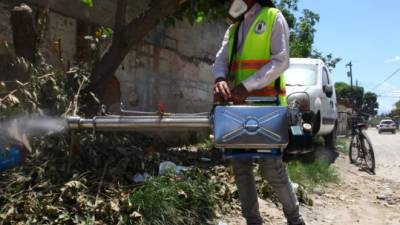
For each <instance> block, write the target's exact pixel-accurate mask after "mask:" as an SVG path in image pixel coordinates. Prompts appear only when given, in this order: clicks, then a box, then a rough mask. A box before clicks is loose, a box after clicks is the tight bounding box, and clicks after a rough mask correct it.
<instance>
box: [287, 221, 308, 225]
mask: <svg viewBox="0 0 400 225" xmlns="http://www.w3.org/2000/svg"><path fill="white" fill-rule="evenodd" d="M288 225H306V223H304V221H303V220H302V221H301V222H299V223H288Z"/></svg>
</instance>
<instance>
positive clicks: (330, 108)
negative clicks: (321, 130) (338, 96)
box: [321, 66, 336, 130]
mask: <svg viewBox="0 0 400 225" xmlns="http://www.w3.org/2000/svg"><path fill="white" fill-rule="evenodd" d="M328 87H330V88H332V89H334V88H335V87H333V82H332V81H331V79H330V77H329V72H328V69H327V68H326V67H325V66H324V67H323V68H322V90H323V96H322V98H321V99H322V107H323V108H324V109H323V111H325V112H326V114H325V115H322V124H323V125H324V126H328V127H329V128H328V129H329V130H330V129H333V126H334V125H335V120H336V103H335V95H334V91H333V92H332V95H330V96H328V95H327V91H326V90H327V88H328Z"/></svg>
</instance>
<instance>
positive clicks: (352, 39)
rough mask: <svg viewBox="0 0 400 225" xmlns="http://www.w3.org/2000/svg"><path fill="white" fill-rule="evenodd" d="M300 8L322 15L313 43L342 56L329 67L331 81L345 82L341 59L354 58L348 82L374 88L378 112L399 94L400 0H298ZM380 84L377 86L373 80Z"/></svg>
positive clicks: (387, 106) (346, 61)
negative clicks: (331, 70)
mask: <svg viewBox="0 0 400 225" xmlns="http://www.w3.org/2000/svg"><path fill="white" fill-rule="evenodd" d="M298 5H299V10H303V9H311V10H312V11H314V12H316V13H318V14H319V15H320V17H321V19H320V22H319V24H318V25H317V26H316V29H317V32H316V34H315V42H314V48H315V49H318V50H319V51H322V52H323V53H324V54H328V53H332V54H333V55H334V56H335V57H340V58H342V61H341V62H340V63H339V64H338V65H337V66H336V68H335V69H334V71H333V72H332V76H333V79H334V80H335V81H336V82H340V81H342V82H347V83H350V79H349V78H348V77H347V71H348V68H346V64H347V63H348V62H350V61H352V63H353V82H354V84H355V83H356V80H357V82H358V84H359V85H360V86H363V87H364V89H365V91H373V92H375V93H376V94H378V95H379V96H380V97H379V98H378V103H379V105H380V108H379V112H380V113H382V112H389V111H390V110H391V109H392V108H393V105H394V103H395V102H396V101H398V100H400V72H398V73H397V74H396V75H394V76H393V77H392V78H391V79H389V80H387V81H385V82H384V80H385V79H386V78H388V77H389V76H390V75H391V74H393V73H394V72H395V71H396V70H398V69H400V0H379V1H377V0H375V1H373V0H299V2H298ZM378 85H379V86H378Z"/></svg>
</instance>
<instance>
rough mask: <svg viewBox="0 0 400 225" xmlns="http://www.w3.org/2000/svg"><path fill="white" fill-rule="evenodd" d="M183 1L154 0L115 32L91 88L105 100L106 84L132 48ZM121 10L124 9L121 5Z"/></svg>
mask: <svg viewBox="0 0 400 225" xmlns="http://www.w3.org/2000/svg"><path fill="white" fill-rule="evenodd" d="M183 2H184V1H182V0H152V1H151V3H150V5H149V10H147V11H146V12H145V13H144V14H142V15H141V16H139V17H137V18H135V19H133V20H132V21H130V22H129V24H127V25H125V26H124V27H123V28H122V29H121V31H120V32H116V33H114V36H113V42H112V44H111V46H110V48H109V49H108V50H107V52H106V53H105V54H104V56H103V57H102V58H101V60H100V61H99V62H98V63H97V64H96V66H95V68H94V70H93V74H92V76H91V77H90V80H91V83H90V85H89V86H88V88H89V90H91V91H93V92H94V93H96V94H97V95H98V97H99V98H100V99H101V100H103V99H104V96H105V94H106V91H107V90H106V84H107V83H108V82H109V81H110V80H111V78H112V76H113V75H114V73H115V71H116V70H117V69H118V67H119V65H120V64H121V63H122V61H123V60H124V58H125V56H126V55H127V54H128V53H129V51H130V49H131V48H132V47H133V46H135V44H137V43H139V42H140V41H141V40H142V39H143V38H144V37H145V36H146V34H148V33H149V32H150V31H151V30H152V29H154V28H155V27H156V26H157V24H158V23H159V22H160V20H161V19H162V18H164V17H166V16H169V15H172V14H173V13H175V12H176V11H177V10H178V9H179V6H180V5H181V4H182V3H183ZM119 3H123V0H119ZM122 6H123V5H122ZM120 10H122V7H121V5H120ZM117 11H118V10H117ZM117 16H118V15H116V17H117ZM119 24H121V23H119Z"/></svg>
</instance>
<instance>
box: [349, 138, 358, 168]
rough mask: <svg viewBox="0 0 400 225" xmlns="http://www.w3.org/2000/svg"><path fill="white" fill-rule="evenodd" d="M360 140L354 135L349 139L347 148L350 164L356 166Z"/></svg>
mask: <svg viewBox="0 0 400 225" xmlns="http://www.w3.org/2000/svg"><path fill="white" fill-rule="evenodd" d="M360 146H361V143H360V138H359V136H358V135H354V136H352V137H351V141H350V146H349V159H350V163H351V164H356V163H358V162H359V157H360V156H359V154H358V152H359V151H360Z"/></svg>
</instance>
